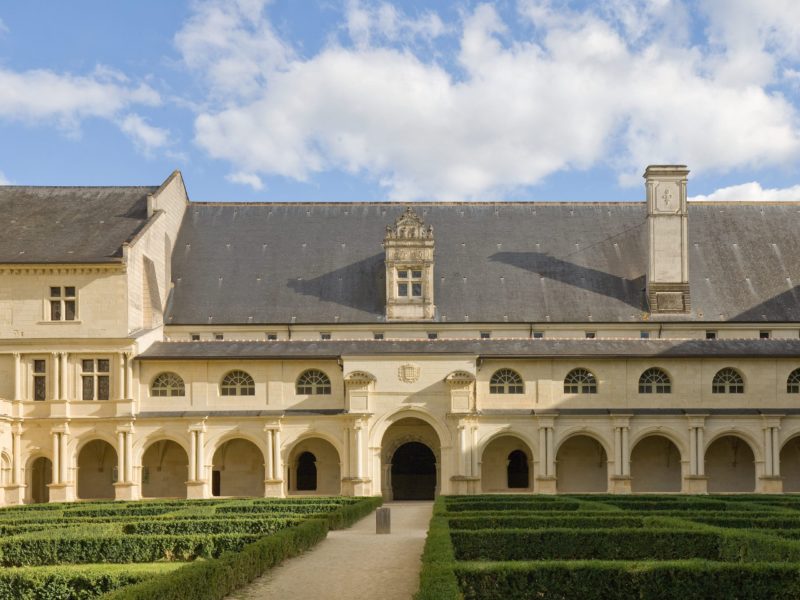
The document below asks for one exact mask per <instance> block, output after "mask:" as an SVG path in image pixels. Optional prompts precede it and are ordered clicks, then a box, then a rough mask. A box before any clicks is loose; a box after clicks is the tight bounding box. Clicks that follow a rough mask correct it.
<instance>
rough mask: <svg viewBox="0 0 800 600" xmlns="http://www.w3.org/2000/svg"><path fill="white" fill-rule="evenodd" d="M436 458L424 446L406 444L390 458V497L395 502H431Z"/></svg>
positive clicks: (434, 484) (434, 483) (434, 489)
mask: <svg viewBox="0 0 800 600" xmlns="http://www.w3.org/2000/svg"><path fill="white" fill-rule="evenodd" d="M435 494H436V457H435V456H434V455H433V452H431V449H430V448H428V447H427V446H426V445H425V444H421V443H419V442H408V443H406V444H403V445H402V446H400V447H399V448H398V449H397V450H395V453H394V456H393V457H392V497H393V498H394V499H395V500H433V498H434V495H435Z"/></svg>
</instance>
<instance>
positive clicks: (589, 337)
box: [586, 331, 597, 340]
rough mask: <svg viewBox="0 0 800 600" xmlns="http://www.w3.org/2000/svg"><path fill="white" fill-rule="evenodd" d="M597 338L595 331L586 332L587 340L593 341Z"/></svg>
mask: <svg viewBox="0 0 800 600" xmlns="http://www.w3.org/2000/svg"><path fill="white" fill-rule="evenodd" d="M596 337H597V334H596V333H595V332H594V331H587V332H586V339H587V340H593V339H595V338H596Z"/></svg>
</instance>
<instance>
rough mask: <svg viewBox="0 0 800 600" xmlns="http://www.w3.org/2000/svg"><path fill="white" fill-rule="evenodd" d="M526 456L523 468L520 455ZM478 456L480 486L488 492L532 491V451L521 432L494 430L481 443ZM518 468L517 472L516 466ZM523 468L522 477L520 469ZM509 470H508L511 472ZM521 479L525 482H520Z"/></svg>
mask: <svg viewBox="0 0 800 600" xmlns="http://www.w3.org/2000/svg"><path fill="white" fill-rule="evenodd" d="M515 452H522V454H523V455H524V457H525V460H524V469H523V466H522V464H518V463H520V462H521V461H520V460H519V456H517V455H515V456H514V457H513V459H512V454H514V453H515ZM480 456H481V490H482V491H483V492H485V493H489V492H508V491H515V490H516V491H531V490H532V489H533V451H532V450H531V446H530V445H529V443H528V442H526V441H525V440H524V438H523V437H522V436H521V435H518V434H515V433H512V432H500V433H497V434H495V435H493V436H491V438H489V440H488V441H487V442H486V443H484V444H483V448H482V450H481V453H480ZM516 467H519V470H520V472H519V473H516V472H514V471H515V468H516ZM523 470H524V481H523V477H522V476H523V473H522V471H523ZM510 471H511V472H510ZM522 483H524V485H521V484H522Z"/></svg>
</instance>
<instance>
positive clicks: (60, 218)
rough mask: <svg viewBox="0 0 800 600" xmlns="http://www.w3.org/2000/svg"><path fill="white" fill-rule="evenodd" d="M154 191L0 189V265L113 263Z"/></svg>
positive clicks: (141, 221)
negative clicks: (149, 195)
mask: <svg viewBox="0 0 800 600" xmlns="http://www.w3.org/2000/svg"><path fill="white" fill-rule="evenodd" d="M156 190H158V187H157V186H156V187H45V186H35V187H33V186H30V187H29V186H0V215H1V216H2V220H0V263H16V264H24V263H29V264H30V263H106V262H119V261H120V260H121V259H122V244H123V243H124V242H126V241H129V240H130V239H132V238H133V237H134V236H135V235H136V233H137V232H138V231H139V230H140V229H141V228H142V227H143V226H144V225H145V223H146V222H147V196H148V194H152V193H154V192H155V191H156Z"/></svg>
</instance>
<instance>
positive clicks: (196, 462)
mask: <svg viewBox="0 0 800 600" xmlns="http://www.w3.org/2000/svg"><path fill="white" fill-rule="evenodd" d="M204 428H205V425H204V424H203V423H201V424H199V425H190V426H189V481H187V482H186V497H187V498H189V499H199V498H208V497H209V496H210V495H211V489H210V488H209V486H208V485H206V481H205V479H204V476H205V471H204V468H203V443H204V436H203V435H202V432H203V430H204Z"/></svg>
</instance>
